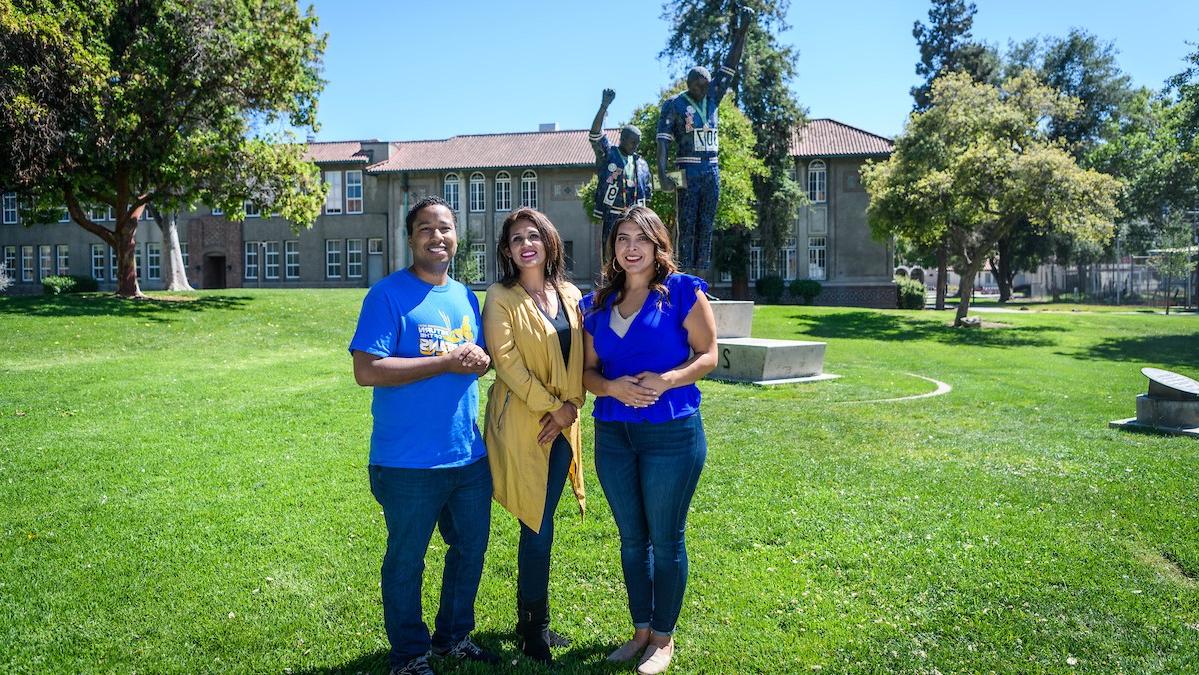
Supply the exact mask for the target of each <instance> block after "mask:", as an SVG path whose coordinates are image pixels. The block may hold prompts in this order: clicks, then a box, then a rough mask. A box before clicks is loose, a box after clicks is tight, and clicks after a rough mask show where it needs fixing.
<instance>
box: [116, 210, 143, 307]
mask: <svg viewBox="0 0 1199 675" xmlns="http://www.w3.org/2000/svg"><path fill="white" fill-rule="evenodd" d="M138 214H140V209H139V211H138ZM138 214H133V215H129V216H126V217H125V220H123V221H121V222H118V223H117V227H116V235H117V236H116V238H117V295H118V296H120V297H122V298H144V297H146V296H145V295H144V294H143V293H142V289H141V287H139V286H138V284H137V218H138Z"/></svg>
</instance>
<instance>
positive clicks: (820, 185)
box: [808, 159, 828, 204]
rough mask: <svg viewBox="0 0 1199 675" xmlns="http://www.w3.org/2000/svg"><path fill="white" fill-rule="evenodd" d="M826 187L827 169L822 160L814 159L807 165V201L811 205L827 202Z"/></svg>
mask: <svg viewBox="0 0 1199 675" xmlns="http://www.w3.org/2000/svg"><path fill="white" fill-rule="evenodd" d="M827 185H828V169H827V168H826V167H825V165H824V160H822V159H815V160H812V163H811V164H808V201H810V202H812V203H813V204H823V203H824V202H826V201H828V193H827V192H826V190H825V188H826V186H827Z"/></svg>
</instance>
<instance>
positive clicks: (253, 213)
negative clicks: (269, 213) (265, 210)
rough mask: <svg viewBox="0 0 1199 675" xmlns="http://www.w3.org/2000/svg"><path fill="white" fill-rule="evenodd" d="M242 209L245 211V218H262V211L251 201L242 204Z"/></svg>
mask: <svg viewBox="0 0 1199 675" xmlns="http://www.w3.org/2000/svg"><path fill="white" fill-rule="evenodd" d="M242 208H243V209H245V212H246V217H247V218H260V217H262V209H260V208H259V207H258V205H257V204H255V203H253V202H251V201H246V202H245V203H244V204H242Z"/></svg>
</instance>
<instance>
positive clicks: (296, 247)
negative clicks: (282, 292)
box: [283, 239, 300, 279]
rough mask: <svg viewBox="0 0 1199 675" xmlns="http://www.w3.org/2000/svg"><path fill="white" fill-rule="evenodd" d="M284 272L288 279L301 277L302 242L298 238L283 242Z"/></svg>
mask: <svg viewBox="0 0 1199 675" xmlns="http://www.w3.org/2000/svg"><path fill="white" fill-rule="evenodd" d="M283 274H284V276H286V277H287V278H288V279H299V278H300V242H299V240H297V239H288V240H287V241H285V242H283Z"/></svg>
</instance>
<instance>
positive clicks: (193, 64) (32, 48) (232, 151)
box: [0, 0, 325, 297]
mask: <svg viewBox="0 0 1199 675" xmlns="http://www.w3.org/2000/svg"><path fill="white" fill-rule="evenodd" d="M324 46H325V38H324V37H323V36H321V35H318V34H317V33H316V17H315V15H314V14H313V12H312V10H311V9H309V10H308V12H307V13H306V14H301V13H300V11H299V9H298V8H297V6H296V4H295V3H294V2H289V1H287V0H195V1H191V0H186V1H185V0H107V1H103V2H51V1H50V0H0V71H3V72H4V73H5V74H6V75H5V77H4V78H2V79H0V137H3V138H5V139H6V140H8V139H11V143H7V142H6V143H0V184H3V185H6V186H8V187H10V188H11V189H15V190H16V191H17V192H18V193H20V194H21V195H22V196H23V198H24V203H26V204H27V205H28V208H27V211H28V213H29V215H30V218H28V219H27V222H29V221H34V222H39V221H41V220H45V219H44V218H40V217H39V216H40V215H44V214H46V213H49V212H54V211H58V210H60V209H61V208H62V206H63V205H64V204H65V206H66V209H67V211H68V213H69V214H70V216H71V218H72V220H74V221H75V222H76V223H77V224H78V225H79V226H80V227H82V228H83V229H85V230H87V231H88V232H91V233H93V234H95V235H96V236H97V237H99V238H100V239H101V240H103V241H104V242H106V243H107V244H108V245H109V246H111V247H113V248H114V249H115V250H116V252H117V266H118V288H117V294H118V295H120V296H124V297H141V291H140V289H139V288H138V284H137V270H136V267H135V262H134V261H135V258H134V249H135V243H134V237H135V235H136V231H137V221H138V219H139V217H140V216H141V215H142V212H143V211H144V210H145V209H146V208H147V207H149V206H150V205H151V204H153V206H154V207H155V209H157V210H158V211H159V212H161V213H164V214H167V213H173V212H174V211H176V210H179V209H181V208H186V207H187V206H188V205H191V204H194V203H196V202H197V201H199V200H203V201H205V202H207V203H209V204H211V205H213V206H219V207H221V208H224V209H225V211H226V212H227V213H229V214H230V215H231V217H233V218H235V219H236V218H239V217H244V211H243V208H244V204H245V203H246V202H249V203H251V204H254V205H256V206H258V207H259V208H260V209H264V210H267V211H268V212H278V213H280V214H281V215H283V217H285V218H287V219H288V220H290V221H292V222H293V223H295V224H296V225H297V226H310V225H311V224H312V223H313V222H314V221H315V219H316V216H317V214H318V213H319V209H320V203H321V201H322V194H321V193H322V189H321V185H320V180H319V175H318V172H317V170H316V167H315V166H314V165H313V164H311V163H310V162H306V161H304V160H303V148H302V147H301V146H299V145H297V144H294V143H286V142H283V141H284V140H285V139H286V136H285V135H282V134H269V133H265V132H262V130H263V129H267V128H269V127H270V126H271V125H276V124H278V123H281V122H282V123H286V124H290V125H292V126H294V127H301V128H302V127H309V128H312V129H315V128H316V104H317V95H318V94H319V92H320V90H321V88H322V87H323V84H324V83H323V82H322V80H321V79H320V77H319V69H320V60H321V54H322V53H323V51H324ZM255 132H258V133H257V134H256V133H255ZM96 205H107V206H109V207H111V208H112V212H113V214H114V216H115V225H114V227H113V228H112V229H109V228H107V227H104V226H102V225H100V224H98V223H96V222H95V221H93V220H92V219H91V218H90V214H89V213H88V207H89V206H96ZM55 220H56V219H55ZM168 243H170V239H168ZM177 255H178V253H177V251H175V252H173V253H172V254H171V255H170V257H171V260H172V261H173V262H174V261H175V260H176V256H177Z"/></svg>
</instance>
